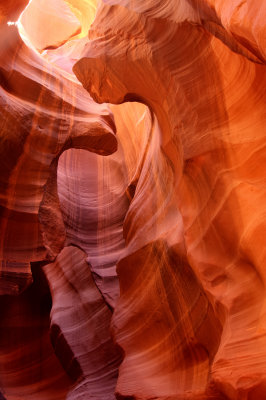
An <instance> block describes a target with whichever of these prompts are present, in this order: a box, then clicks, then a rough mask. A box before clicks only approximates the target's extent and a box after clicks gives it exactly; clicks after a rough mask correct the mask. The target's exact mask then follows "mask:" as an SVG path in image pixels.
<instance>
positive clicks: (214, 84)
mask: <svg viewBox="0 0 266 400" xmlns="http://www.w3.org/2000/svg"><path fill="white" fill-rule="evenodd" d="M251 15H252V16H253V18H252V17H251ZM262 15H264V17H265V3H263V5H261V4H260V5H258V6H257V5H256V3H251V2H233V3H232V4H231V3H230V4H227V3H226V2H219V1H213V2H209V1H206V2H205V1H199V2H196V1H195V2H194V1H187V2H186V1H179V2H177V3H176V2H174V1H173V2H171V1H163V2H162V1H160V2H159V1H158V2H157V1H153V2H141V1H137V0H136V1H130V2H129V1H126V0H125V1H115V0H114V1H111V0H108V1H107V0H106V1H103V2H102V5H101V7H100V8H99V10H98V13H97V16H96V19H95V21H94V23H93V25H92V28H91V30H90V34H89V35H90V39H91V41H90V42H89V43H88V44H87V46H86V49H85V51H84V55H83V58H82V59H81V60H80V61H78V62H77V64H76V65H75V66H74V72H75V74H76V75H77V77H78V78H79V79H80V81H81V82H82V83H83V86H84V87H85V88H86V89H87V90H88V91H89V92H90V93H91V95H92V96H93V98H94V99H95V100H96V101H98V102H111V103H121V102H124V101H127V100H134V99H135V100H140V101H143V102H145V103H146V104H148V105H149V107H150V108H151V109H152V111H153V113H154V120H155V123H154V133H153V135H154V139H153V142H151V145H150V146H149V153H150V157H147V158H146V161H145V164H144V166H143V169H142V172H141V175H140V178H139V181H138V184H137V187H136V192H135V196H134V198H133V201H132V203H131V205H130V209H129V212H128V214H127V216H126V219H125V223H124V232H125V238H126V243H127V253H128V254H127V255H126V256H125V257H124V258H123V259H122V260H121V261H120V262H119V263H118V275H119V281H120V287H121V297H120V299H119V302H118V305H117V307H116V309H115V316H114V320H113V323H114V329H115V333H116V338H117V341H118V343H119V344H120V345H121V347H122V348H123V349H124V351H125V358H124V361H123V364H122V366H121V368H120V374H119V379H118V385H117V391H118V393H120V394H121V395H123V396H126V395H128V394H130V395H131V396H133V397H136V398H154V397H156V398H157V397H158V398H161V397H167V396H172V397H173V398H177V397H178V398H180V399H183V398H196V397H197V396H204V398H208V396H216V397H217V396H218V398H221V396H223V395H225V396H227V397H228V398H230V399H240V398H241V399H242V398H244V396H247V397H248V398H249V399H257V398H261V399H262V398H263V396H264V395H265V378H266V377H265V375H264V372H263V371H265V366H266V364H265V363H266V354H265V352H264V348H265V340H266V337H265V331H264V329H265V322H264V321H265V311H264V297H265V295H264V283H265V273H264V267H263V266H264V265H265V251H264V250H263V240H264V237H265V233H266V227H265V221H264V219H265V218H264V215H265V205H264V204H265V194H266V193H265V167H264V165H265V157H264V154H265V144H264V142H265V90H264V87H265V67H264V65H263V64H262V63H263V59H264V58H263V54H264V53H263V49H265V38H264V36H263V35H262V34H261V33H262V32H263V30H264V29H265V27H264V25H263V23H262V20H261V18H262ZM114 16H116V17H114ZM118 16H119V17H118ZM255 17H256V18H255ZM256 163H258V164H256ZM256 165H260V166H262V168H261V167H259V168H256ZM255 210H256V212H255ZM142 234H143V236H142ZM140 238H141V239H140ZM144 245H146V247H144ZM173 254H174V256H173ZM177 260H181V261H177ZM176 263H177V264H176ZM131 265H132V267H131ZM136 265H137V266H138V268H136ZM149 268H151V272H150V275H149V274H148V271H149ZM169 269H170V271H172V272H170V271H169ZM157 271H158V272H157ZM186 271H189V273H188V272H186ZM172 274H173V275H172ZM179 274H181V276H180V275H179ZM194 274H195V277H194ZM179 276H180V278H179ZM140 277H141V280H140ZM165 277H167V278H165ZM193 277H194V278H193ZM179 279H181V280H180V281H179ZM188 282H189V283H188ZM193 282H194V283H193ZM190 285H192V286H190ZM194 285H195V286H194ZM182 288H183V289H184V288H186V289H185V290H184V292H183V291H182V290H183V289H182ZM170 293H171V295H170ZM188 293H193V299H194V300H195V299H196V298H197V296H199V297H198V299H200V298H201V299H202V300H201V301H203V303H202V304H205V306H203V305H202V306H199V307H200V309H199V310H198V311H197V312H195V314H194V313H193V311H192V310H193V308H194V306H193V304H194V303H193V301H192V299H189V298H188V297H187V296H188ZM156 299H157V300H156ZM159 299H160V300H159ZM203 299H204V300H203ZM161 303H163V305H164V307H163V310H164V312H162V311H161V312H159V311H158V310H159V309H160V304H161ZM155 304H156V305H155ZM180 304H182V306H181V305H180ZM196 304H197V305H199V304H200V300H197V301H196ZM178 309H181V310H182V312H181V315H184V317H183V318H182V317H181V316H178V313H177V311H175V310H178ZM167 310H168V311H167ZM204 310H205V311H204ZM206 310H208V312H206ZM173 314H174V316H173ZM140 321H143V323H141V322H140ZM200 321H201V322H200ZM156 323H157V325H156ZM164 326H167V328H165V331H164V329H163V327H164ZM189 326H190V328H189ZM213 326H215V327H216V329H214V328H213ZM219 326H222V327H223V329H222V330H220V328H219ZM205 329H206V331H205ZM203 331H204V333H203V334H202V335H199V332H203ZM170 332H171V335H172V337H171V335H170ZM182 332H184V333H182ZM189 332H191V333H189ZM210 332H211V339H212V340H211V339H210V338H208V333H209V334H210ZM205 340H206V342H205ZM204 354H205V356H204ZM141 365H142V368H140V366H141ZM138 372H139V374H138ZM175 374H176V375H175ZM217 391H220V394H217ZM215 392H216V393H215ZM219 396H220V397H219Z"/></svg>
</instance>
